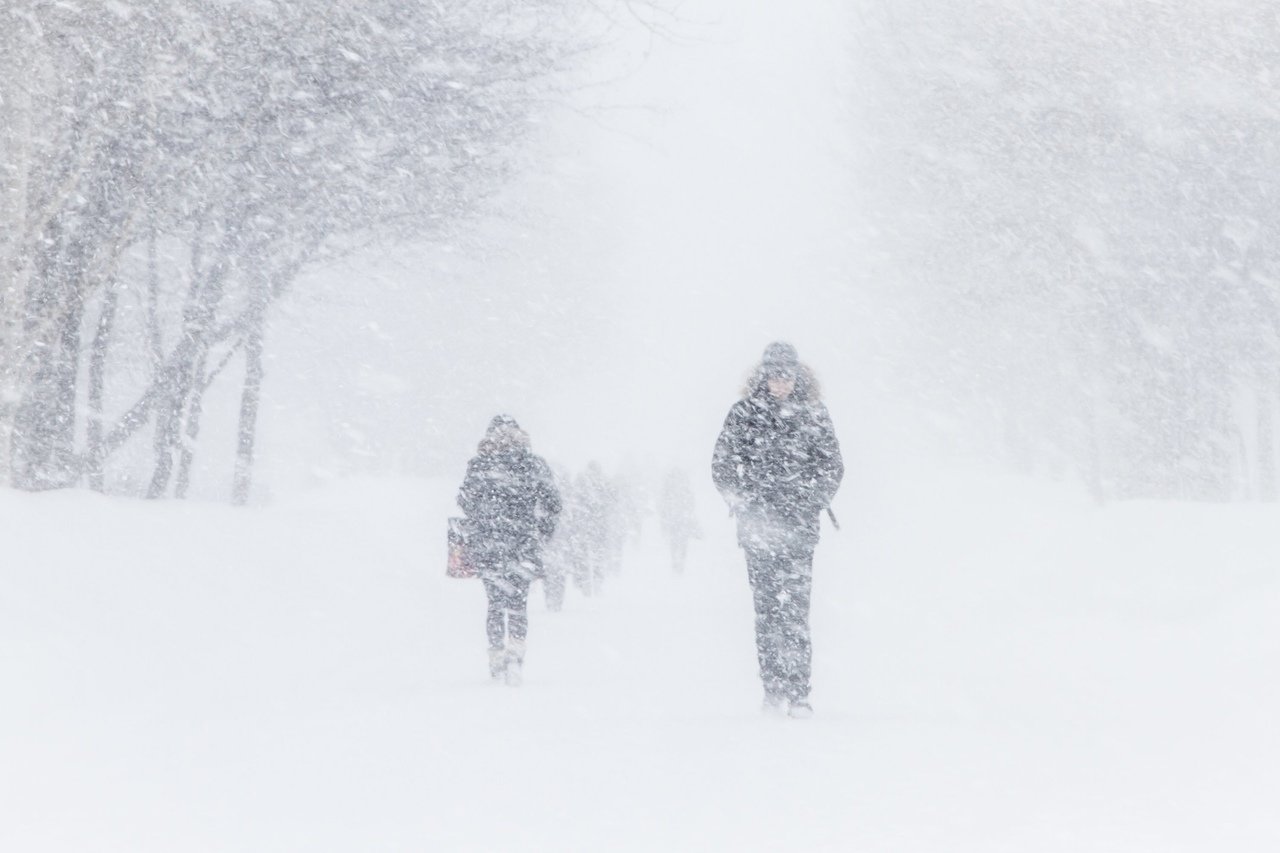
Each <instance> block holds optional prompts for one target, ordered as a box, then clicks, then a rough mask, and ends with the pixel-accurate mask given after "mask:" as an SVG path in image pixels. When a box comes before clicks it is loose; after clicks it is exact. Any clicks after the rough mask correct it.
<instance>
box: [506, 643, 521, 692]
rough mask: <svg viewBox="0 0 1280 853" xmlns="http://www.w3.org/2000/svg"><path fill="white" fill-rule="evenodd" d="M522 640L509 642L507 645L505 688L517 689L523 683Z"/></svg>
mask: <svg viewBox="0 0 1280 853" xmlns="http://www.w3.org/2000/svg"><path fill="white" fill-rule="evenodd" d="M523 668H524V640H511V641H510V642H509V643H508V644H507V670H506V678H507V686H508V687H519V686H520V684H521V683H522V682H523V680H524V679H523V675H524V673H523V672H522V670H523Z"/></svg>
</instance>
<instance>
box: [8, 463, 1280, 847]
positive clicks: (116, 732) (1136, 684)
mask: <svg viewBox="0 0 1280 853" xmlns="http://www.w3.org/2000/svg"><path fill="white" fill-rule="evenodd" d="M453 485H454V484H446V483H428V482H413V481H387V482H365V483H351V484H346V485H343V486H340V487H334V488H332V489H331V490H329V491H326V492H321V493H315V494H311V495H307V496H301V497H296V498H292V499H287V500H281V501H280V502H279V504H278V505H277V506H274V507H269V508H259V509H251V510H242V511H237V510H233V509H230V508H223V507H219V506H213V505H207V504H203V505H202V504H180V503H140V502H132V501H122V500H108V499H103V498H99V497H96V496H92V495H88V494H84V493H53V494H43V495H21V494H14V493H7V492H5V493H0V526H2V528H3V537H4V540H5V542H6V549H5V550H6V553H7V554H8V555H9V556H8V559H7V560H6V566H5V570H4V575H3V576H4V579H5V583H4V587H3V592H2V593H0V683H2V684H3V689H4V694H3V702H2V703H0V850H6V851H9V850H12V851H44V850H59V851H98V850H120V851H200V850H236V851H246V850H261V851H293V850H299V851H302V850H305V851H327V850H334V851H357V850H359V851H382V850H415V851H416V850H583V851H586V850H593V851H594V850H775V849H777V850H822V849H829V850H858V851H917V850H925V851H934V850H936V851H969V850H973V851H1019V853H1022V851H1083V850H1088V851H1112V850H1114V851H1181V850H1205V851H1209V850H1214V851H1219V850H1220V851H1274V850H1276V849H1280V769H1278V768H1280V735H1278V734H1277V721H1278V720H1280V683H1278V682H1277V679H1276V672H1277V671H1278V669H1280V667H1278V666H1277V665H1278V664H1280V619H1277V615H1278V614H1280V569H1278V568H1277V567H1280V537H1277V536H1276V533H1275V531H1276V530H1277V529H1280V510H1278V509H1276V508H1273V507H1238V506H1237V507H1225V506H1188V505H1179V504H1126V505H1119V506H1112V507H1107V508H1102V509H1099V508H1097V507H1094V506H1092V505H1090V504H1089V503H1088V501H1086V500H1084V499H1083V498H1080V497H1077V496H1076V495H1075V494H1074V493H1070V492H1064V491H1060V490H1047V489H1039V488H1036V487H1031V486H1028V485H1026V484H1024V483H1010V482H1006V481H992V480H990V479H975V478H956V477H948V478H945V479H944V478H940V477H937V476H934V475H931V477H930V478H929V479H924V478H914V479H912V480H910V482H909V483H907V484H904V485H900V486H898V487H895V488H892V489H884V490H883V493H882V494H878V495H876V496H875V498H874V500H872V499H869V498H868V499H866V500H865V505H864V506H855V505H854V504H855V503H856V498H847V499H846V501H845V504H846V505H845V506H844V507H843V509H844V514H845V515H846V516H847V518H845V519H844V520H845V522H846V523H845V528H846V529H845V531H844V532H843V533H840V534H834V533H831V532H828V533H827V534H826V539H825V541H824V543H823V545H822V546H821V548H820V551H819V554H818V560H817V569H816V570H817V573H818V577H817V585H816V590H815V599H816V601H815V612H814V617H813V622H814V632H815V655H816V659H815V691H814V696H813V699H814V705H815V707H816V709H817V712H818V713H817V716H816V717H815V718H814V719H812V720H808V721H792V720H777V719H770V718H765V717H763V716H762V715H761V714H760V712H759V699H760V696H759V689H758V686H757V683H756V680H755V672H754V656H753V647H752V636H751V614H750V598H749V595H748V591H747V589H746V584H745V580H744V578H743V570H742V562H741V558H740V556H739V555H738V554H737V552H736V550H735V549H734V548H733V546H732V541H731V538H730V537H731V534H730V530H729V527H728V523H727V520H726V519H722V518H721V517H720V515H719V514H718V513H717V512H714V511H713V509H712V507H711V506H710V505H708V504H705V503H704V505H703V513H702V514H703V524H704V527H706V528H707V529H708V532H709V536H708V538H707V539H706V540H704V541H702V542H700V543H696V544H695V550H694V553H693V555H692V561H691V565H690V568H689V571H688V573H687V574H686V575H685V576H683V577H674V576H672V575H671V574H670V573H669V572H668V571H666V570H665V568H664V567H663V565H662V560H661V557H660V551H659V549H658V548H657V546H656V543H652V542H650V543H648V544H647V546H645V547H642V548H639V549H637V550H635V551H634V552H633V553H632V554H631V555H630V556H629V559H628V563H627V565H626V567H625V571H624V574H623V576H622V577H620V578H618V579H617V581H616V582H615V583H614V584H613V585H612V586H611V588H609V589H607V590H606V594H605V595H604V596H603V597H600V598H598V599H594V600H588V599H584V598H582V597H581V596H577V595H576V594H573V593H571V598H570V601H569V603H568V605H567V606H566V609H565V611H564V612H561V613H549V612H547V611H546V609H545V607H544V606H543V604H542V601H541V596H540V594H538V593H540V590H538V589H535V598H534V606H533V613H532V617H531V618H532V628H531V637H530V651H529V657H528V661H527V667H526V685H525V686H524V687H523V688H521V689H518V690H515V689H508V688H505V687H499V686H494V685H491V684H489V683H488V679H487V675H486V673H485V658H484V640H483V636H482V634H483V631H482V620H483V614H482V610H483V593H482V591H481V590H480V588H479V586H478V585H477V584H476V583H474V582H470V581H453V580H448V579H446V578H445V577H444V576H443V570H442V561H443V555H442V550H443V540H444V529H443V518H444V517H445V516H446V515H447V514H450V500H451V497H452V488H453Z"/></svg>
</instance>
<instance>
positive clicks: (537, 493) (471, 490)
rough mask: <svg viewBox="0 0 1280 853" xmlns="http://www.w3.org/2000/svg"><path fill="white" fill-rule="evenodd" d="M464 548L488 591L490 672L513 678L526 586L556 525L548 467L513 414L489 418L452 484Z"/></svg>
mask: <svg viewBox="0 0 1280 853" xmlns="http://www.w3.org/2000/svg"><path fill="white" fill-rule="evenodd" d="M458 506H460V507H462V511H463V513H465V514H466V522H465V530H466V542H467V551H468V554H469V555H470V557H471V559H472V560H473V561H474V563H475V564H476V569H477V574H478V575H479V576H480V580H481V581H482V582H483V583H484V591H485V594H486V595H487V596H488V598H489V610H488V615H487V617H486V620H485V631H486V633H487V635H488V638H489V675H490V676H492V677H493V678H494V679H502V680H505V681H506V683H507V684H510V685H513V686H515V685H518V684H519V683H520V680H521V670H522V667H523V666H524V651H525V638H526V635H527V634H528V630H529V613H528V605H529V585H530V584H531V583H532V582H533V580H534V578H536V577H539V576H540V575H541V573H542V543H543V541H545V540H546V539H547V538H549V537H550V536H551V534H552V533H553V532H554V531H555V526H556V518H557V516H558V515H559V514H560V495H559V493H558V491H557V490H556V486H555V480H554V478H553V477H552V475H551V469H550V468H549V467H548V466H547V463H546V462H545V461H543V459H542V457H540V456H537V455H535V454H534V453H533V451H532V450H530V447H529V435H528V433H526V432H525V431H524V430H522V429H521V428H520V426H519V424H517V423H516V422H515V419H514V418H511V417H509V416H507V415H498V416H496V417H495V418H494V419H493V420H492V421H490V423H489V428H488V430H486V432H485V435H484V439H483V440H482V441H481V442H480V447H479V452H478V453H477V454H476V456H475V457H474V458H473V459H472V460H471V461H470V462H468V463H467V474H466V477H465V478H464V479H463V481H462V488H461V489H460V490H459V491H458Z"/></svg>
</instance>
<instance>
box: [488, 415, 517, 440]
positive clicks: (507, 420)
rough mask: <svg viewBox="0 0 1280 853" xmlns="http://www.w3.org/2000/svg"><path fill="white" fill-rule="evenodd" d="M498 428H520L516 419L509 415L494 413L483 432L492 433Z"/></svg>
mask: <svg viewBox="0 0 1280 853" xmlns="http://www.w3.org/2000/svg"><path fill="white" fill-rule="evenodd" d="M500 429H514V430H518V429H520V424H518V423H516V419H515V418H513V417H511V415H494V416H493V420H491V421H489V428H488V429H487V430H485V432H487V433H489V434H490V435H492V434H493V433H495V432H497V431H498V430H500Z"/></svg>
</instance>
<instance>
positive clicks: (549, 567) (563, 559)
mask: <svg viewBox="0 0 1280 853" xmlns="http://www.w3.org/2000/svg"><path fill="white" fill-rule="evenodd" d="M555 483H556V488H557V490H559V493H560V503H561V506H562V508H561V510H560V519H559V521H558V523H557V524H556V529H555V532H554V533H553V534H551V538H549V539H548V540H546V542H545V543H544V544H543V549H542V569H543V577H542V588H543V589H542V591H543V594H544V595H545V596H546V601H547V609H548V610H550V611H552V612H553V613H556V612H559V611H560V610H562V609H563V608H564V595H565V587H566V586H567V582H568V576H569V574H570V573H571V572H572V571H573V538H574V527H575V525H574V518H573V506H574V500H573V484H572V483H571V482H570V480H569V476H568V474H567V473H566V472H565V471H563V470H562V469H560V468H557V469H556V470H555Z"/></svg>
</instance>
